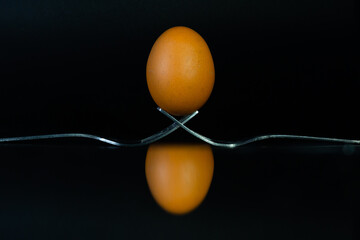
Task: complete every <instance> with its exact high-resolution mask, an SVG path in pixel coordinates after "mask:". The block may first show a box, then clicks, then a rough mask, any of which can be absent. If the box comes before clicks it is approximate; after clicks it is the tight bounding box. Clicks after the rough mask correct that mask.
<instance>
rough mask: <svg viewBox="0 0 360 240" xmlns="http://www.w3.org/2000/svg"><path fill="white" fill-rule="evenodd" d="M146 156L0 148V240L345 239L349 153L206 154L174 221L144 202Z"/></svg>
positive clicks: (348, 231) (290, 148) (350, 204)
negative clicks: (184, 208)
mask: <svg viewBox="0 0 360 240" xmlns="http://www.w3.org/2000/svg"><path fill="white" fill-rule="evenodd" d="M146 152H147V147H141V148H108V147H105V146H104V147H102V146H97V145H96V144H95V145H94V144H92V143H84V145H81V144H80V145H79V144H75V145H73V146H71V145H68V144H64V143H60V145H54V144H51V145H47V144H46V145H44V144H43V143H39V144H35V145H34V144H30V145H21V144H20V145H19V144H17V145H9V144H8V145H1V146H0V156H1V161H0V189H1V197H0V238H1V239H124V238H142V239H143V238H156V239H170V238H171V239H173V238H174V239H185V238H190V239H198V238H204V239H224V238H225V239H226V238H236V239H344V240H345V239H353V237H354V224H355V222H354V220H355V213H354V212H353V211H354V205H355V193H356V192H358V186H357V184H356V183H355V175H356V174H357V172H358V170H357V169H358V165H359V163H358V160H359V157H360V148H359V147H358V146H351V145H347V146H343V145H320V144H316V145H314V144H306V145H304V144H300V145H299V144H297V143H296V144H295V143H287V144H284V143H279V144H271V143H266V144H265V143H264V144H261V145H260V144H258V145H251V146H248V147H243V148H238V149H233V150H226V149H219V148H213V154H214V161H215V165H214V166H215V167H214V176H213V180H212V183H211V186H210V189H209V192H208V194H207V196H206V198H205V200H204V201H203V203H202V204H201V205H200V206H199V207H198V208H197V209H195V210H194V211H193V212H190V213H189V214H186V215H183V216H175V215H172V214H169V213H167V212H165V211H164V210H163V209H162V208H160V207H159V206H158V205H157V203H156V202H155V200H154V199H153V197H152V195H151V193H150V191H149V189H148V185H147V182H146V178H145V157H146Z"/></svg>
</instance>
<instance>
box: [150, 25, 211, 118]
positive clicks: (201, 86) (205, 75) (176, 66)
mask: <svg viewBox="0 0 360 240" xmlns="http://www.w3.org/2000/svg"><path fill="white" fill-rule="evenodd" d="M146 79H147V85H148V88H149V91H150V94H151V96H152V98H153V99H154V101H155V103H156V104H157V105H158V106H159V107H161V108H162V109H164V110H165V111H167V112H168V113H170V114H172V115H175V116H182V115H187V114H191V113H193V112H194V111H196V110H198V109H200V108H201V107H202V106H203V105H204V104H205V102H206V101H207V100H208V98H209V97H210V94H211V92H212V90H213V87H214V82H215V67H214V62H213V58H212V55H211V52H210V49H209V47H208V45H207V44H206V42H205V40H204V39H203V38H202V37H201V36H200V35H199V34H198V33H197V32H195V31H194V30H192V29H190V28H187V27H173V28H170V29H168V30H167V31H165V32H164V33H163V34H161V35H160V37H159V38H158V39H157V40H156V42H155V43H154V45H153V47H152V49H151V52H150V55H149V58H148V61H147V66H146Z"/></svg>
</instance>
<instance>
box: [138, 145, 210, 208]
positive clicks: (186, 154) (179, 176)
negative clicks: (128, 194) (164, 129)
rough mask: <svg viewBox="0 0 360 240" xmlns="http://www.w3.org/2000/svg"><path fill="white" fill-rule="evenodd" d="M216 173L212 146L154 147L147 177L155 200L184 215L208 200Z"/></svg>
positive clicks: (147, 157) (149, 151)
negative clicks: (207, 195) (214, 173)
mask: <svg viewBox="0 0 360 240" xmlns="http://www.w3.org/2000/svg"><path fill="white" fill-rule="evenodd" d="M213 172H214V157H213V153H212V150H211V148H210V146H209V145H205V144H196V145H178V144H153V145H150V146H149V149H148V152H147V156H146V161H145V174H146V180H147V182H148V185H149V188H150V191H151V194H152V196H153V197H154V199H155V201H156V202H157V203H158V204H159V205H160V206H161V207H162V208H163V209H165V210H166V211H168V212H170V213H173V214H185V213H188V212H190V211H192V210H194V209H195V208H196V207H197V206H199V205H200V204H201V202H202V201H203V200H204V199H205V196H206V194H207V192H208V190H209V187H210V184H211V180H212V177H213Z"/></svg>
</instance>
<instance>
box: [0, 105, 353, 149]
mask: <svg viewBox="0 0 360 240" xmlns="http://www.w3.org/2000/svg"><path fill="white" fill-rule="evenodd" d="M158 111H159V112H161V113H162V114H164V115H165V116H166V117H168V118H169V119H170V120H172V121H173V123H172V124H171V125H170V126H168V127H167V128H165V129H163V130H161V131H159V132H157V133H155V134H153V135H151V136H149V137H147V138H144V139H141V140H137V141H134V142H131V143H129V142H120V141H115V140H111V139H107V138H104V137H100V136H96V135H92V134H85V133H60V134H48V135H35V136H22V137H9V138H0V143H5V142H20V141H31V140H42V139H44V140H45V139H56V138H57V139H58V138H87V139H92V140H96V141H99V142H103V143H106V144H109V145H112V146H117V147H137V146H145V145H149V144H151V143H154V142H156V141H158V140H160V139H162V138H164V137H166V136H168V135H169V134H171V133H172V132H174V131H175V130H177V129H178V128H182V129H184V130H185V131H187V132H188V133H190V134H191V135H193V136H194V137H196V138H198V139H200V140H202V141H204V142H206V143H208V144H210V145H213V146H216V147H223V148H236V147H240V146H244V145H247V144H250V143H254V142H259V141H263V140H267V139H295V140H312V141H322V142H333V143H344V144H360V140H351V139H340V138H327V137H314V136H301V135H286V134H271V135H262V136H257V137H253V138H249V139H246V140H242V141H219V140H213V139H210V138H208V137H205V136H204V135H201V134H199V133H197V132H195V131H193V130H191V129H190V128H188V127H186V126H185V123H187V122H188V121H190V120H191V119H192V118H193V117H195V116H196V115H197V114H198V113H199V112H198V111H195V112H193V113H192V114H190V115H187V116H185V117H183V118H182V119H180V120H177V119H176V118H175V117H173V116H172V115H170V114H169V113H167V112H166V111H164V110H163V109H161V108H158Z"/></svg>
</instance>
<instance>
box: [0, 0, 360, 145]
mask: <svg viewBox="0 0 360 240" xmlns="http://www.w3.org/2000/svg"><path fill="white" fill-rule="evenodd" d="M178 25H183V26H187V27H190V28H192V29H194V30H196V31H197V32H198V33H200V35H202V37H203V38H204V39H205V40H206V41H207V43H208V45H209V47H210V50H211V52H212V55H213V58H214V62H215V70H216V79H215V86H214V90H213V93H212V95H211V97H210V99H209V101H208V102H207V103H206V104H205V106H204V107H203V108H202V109H201V110H200V114H199V115H198V116H197V117H196V119H194V120H192V121H191V122H189V126H191V127H192V128H194V129H196V130H198V131H199V132H201V133H204V134H205V135H207V136H209V137H213V138H217V139H229V140H231V139H242V138H246V137H250V136H254V135H259V134H267V133H289V134H302V135H319V136H329V137H331V136H333V137H348V138H357V137H358V136H360V128H359V124H358V123H359V120H360V119H359V117H357V115H358V113H357V112H358V103H359V97H358V92H359V90H360V80H359V57H358V56H359V55H358V53H359V52H358V42H357V40H358V39H357V33H358V29H359V15H358V5H356V3H355V1H350V0H345V1H339V0H336V1H335V0H334V1H319V0H316V1H291V2H289V1H265V0H257V1H124V0H121V1H119V0H117V1H103V0H99V1H96V0H94V1H53V0H50V1H39V0H31V1H24V0H23V1H1V4H0V29H1V32H0V34H1V38H0V39H1V42H2V43H1V47H0V49H1V51H0V61H1V68H0V70H1V71H0V74H1V75H0V79H1V87H0V91H1V92H0V98H1V99H0V102H1V118H0V126H1V127H0V134H1V136H4V137H5V136H15V135H16V136H18V135H33V134H45V133H61V132H74V131H75V132H86V133H92V134H100V135H102V136H106V137H112V138H118V139H126V140H132V139H138V138H142V137H146V136H148V135H149V134H151V133H154V132H156V131H158V130H159V129H161V128H163V127H165V126H166V125H168V124H169V123H170V122H169V120H167V119H166V118H165V117H164V116H162V115H161V114H159V113H158V112H157V111H156V105H155V103H154V102H153V100H152V98H151V96H150V94H149V92H148V89H147V85H146V76H145V68H146V61H147V57H148V54H149V52H150V50H151V47H152V45H153V43H154V42H155V40H156V38H157V37H158V36H159V35H160V34H161V33H162V32H164V31H165V30H166V29H168V28H170V27H173V26H178ZM178 132H180V133H177V134H174V138H181V137H183V136H182V133H181V131H178Z"/></svg>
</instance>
